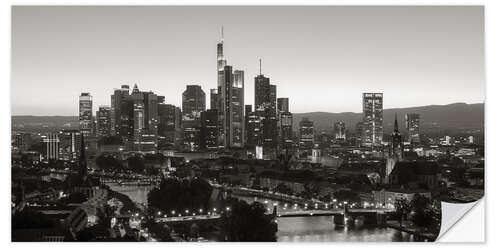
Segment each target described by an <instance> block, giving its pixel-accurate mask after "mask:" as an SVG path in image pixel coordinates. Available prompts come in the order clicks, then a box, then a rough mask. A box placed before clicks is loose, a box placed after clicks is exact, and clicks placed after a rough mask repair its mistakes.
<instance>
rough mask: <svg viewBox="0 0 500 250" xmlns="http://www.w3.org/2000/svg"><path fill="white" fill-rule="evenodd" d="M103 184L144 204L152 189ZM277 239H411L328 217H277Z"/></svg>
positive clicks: (408, 236)
mask: <svg viewBox="0 0 500 250" xmlns="http://www.w3.org/2000/svg"><path fill="white" fill-rule="evenodd" d="M50 177H51V178H58V179H64V175H59V174H57V175H56V174H51V175H50ZM107 185H108V186H109V187H110V188H111V189H112V190H114V191H117V192H120V193H122V194H125V195H128V196H129V197H130V199H131V200H132V201H134V202H137V203H144V204H147V195H148V192H149V191H150V190H151V189H153V188H154V186H121V185H119V184H116V183H108V184H107ZM237 198H239V199H242V200H245V201H246V202H249V203H250V202H253V201H259V202H261V203H263V204H267V207H268V208H269V209H272V207H273V204H274V203H283V202H279V201H273V200H269V199H263V198H257V197H243V196H237ZM266 201H267V202H266ZM289 205H290V206H292V204H289ZM282 207H283V206H278V212H279V211H282V209H283V208H282ZM271 211H272V210H271ZM277 238H278V241H280V242H335V241H337V242H390V241H414V237H413V235H410V234H408V233H405V232H401V231H399V230H396V229H392V228H387V227H382V228H379V227H365V226H360V227H354V228H347V227H335V225H334V224H333V218H332V216H315V217H286V218H282V217H279V218H278V233H277Z"/></svg>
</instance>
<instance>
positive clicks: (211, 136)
mask: <svg viewBox="0 0 500 250" xmlns="http://www.w3.org/2000/svg"><path fill="white" fill-rule="evenodd" d="M217 116H218V114H217V110H216V109H208V110H206V111H203V112H201V144H200V147H201V148H202V149H208V150H215V149H218V144H217V140H218V137H219V135H218V133H219V122H218V119H217Z"/></svg>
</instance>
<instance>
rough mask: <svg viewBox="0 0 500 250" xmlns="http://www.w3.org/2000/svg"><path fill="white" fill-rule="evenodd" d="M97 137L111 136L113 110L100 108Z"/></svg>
mask: <svg viewBox="0 0 500 250" xmlns="http://www.w3.org/2000/svg"><path fill="white" fill-rule="evenodd" d="M96 118H97V136H109V135H111V108H110V107H109V106H99V109H98V110H97V117H96Z"/></svg>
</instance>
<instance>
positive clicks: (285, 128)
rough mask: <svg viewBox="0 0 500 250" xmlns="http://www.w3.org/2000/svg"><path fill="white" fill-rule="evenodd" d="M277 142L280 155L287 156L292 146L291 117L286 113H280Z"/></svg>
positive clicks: (290, 114)
mask: <svg viewBox="0 0 500 250" xmlns="http://www.w3.org/2000/svg"><path fill="white" fill-rule="evenodd" d="M279 140H280V142H279V148H280V151H281V153H284V154H289V152H290V150H291V149H292V146H293V115H292V113H290V112H288V111H286V112H282V113H280V117H279Z"/></svg>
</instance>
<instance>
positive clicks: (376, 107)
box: [362, 93, 384, 147]
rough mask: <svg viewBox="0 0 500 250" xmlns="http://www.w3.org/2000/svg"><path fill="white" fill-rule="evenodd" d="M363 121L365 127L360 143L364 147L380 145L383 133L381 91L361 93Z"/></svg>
mask: <svg viewBox="0 0 500 250" xmlns="http://www.w3.org/2000/svg"><path fill="white" fill-rule="evenodd" d="M363 122H364V123H365V127H364V131H363V136H362V145H363V146H365V147H378V146H381V145H382V139H383V135H384V131H383V94H382V93H363Z"/></svg>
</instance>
